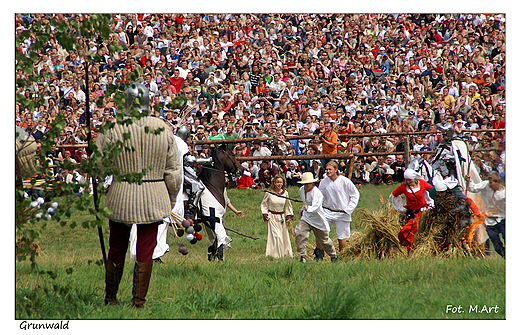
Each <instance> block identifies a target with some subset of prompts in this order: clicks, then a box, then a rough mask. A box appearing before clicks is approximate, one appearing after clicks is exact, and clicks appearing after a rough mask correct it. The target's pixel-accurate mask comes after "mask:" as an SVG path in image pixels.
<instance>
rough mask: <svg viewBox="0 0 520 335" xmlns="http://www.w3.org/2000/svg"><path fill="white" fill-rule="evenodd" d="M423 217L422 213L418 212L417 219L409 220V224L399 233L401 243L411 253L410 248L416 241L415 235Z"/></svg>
mask: <svg viewBox="0 0 520 335" xmlns="http://www.w3.org/2000/svg"><path fill="white" fill-rule="evenodd" d="M421 215H422V212H418V213H417V214H415V217H414V218H413V219H410V220H408V222H407V223H406V224H405V225H404V227H403V228H401V231H400V232H399V236H398V237H399V242H401V244H402V245H404V246H405V247H406V248H408V251H410V248H411V246H412V243H413V241H414V238H415V233H416V232H417V226H418V225H419V221H420V220H421Z"/></svg>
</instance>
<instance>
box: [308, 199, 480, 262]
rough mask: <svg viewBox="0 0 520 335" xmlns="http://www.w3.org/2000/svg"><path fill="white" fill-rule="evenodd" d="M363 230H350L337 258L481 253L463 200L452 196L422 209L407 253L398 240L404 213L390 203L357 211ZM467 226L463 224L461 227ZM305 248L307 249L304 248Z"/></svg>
mask: <svg viewBox="0 0 520 335" xmlns="http://www.w3.org/2000/svg"><path fill="white" fill-rule="evenodd" d="M359 214H360V216H361V222H362V224H363V226H364V233H362V232H358V231H353V232H352V234H351V238H350V239H347V247H346V248H345V249H343V250H342V251H341V253H340V254H339V256H340V257H341V258H346V259H351V260H357V259H367V260H372V259H380V260H381V259H396V258H401V257H418V258H420V257H432V256H433V257H443V258H451V257H455V258H458V257H464V256H482V252H481V251H480V249H479V247H478V245H477V243H471V242H472V240H471V239H472V234H470V232H472V230H473V229H474V228H475V224H477V223H474V224H473V225H471V222H470V221H469V220H468V219H467V218H468V209H467V205H466V201H465V200H464V199H461V198H457V197H455V196H452V195H447V196H446V197H445V198H444V199H437V201H436V205H435V207H434V208H433V209H430V210H427V211H424V212H423V213H422V216H421V220H420V222H419V225H418V228H417V234H416V237H415V241H414V243H413V245H412V249H411V252H410V255H408V252H407V249H406V248H405V247H404V246H402V245H401V244H400V243H399V240H398V237H397V236H398V234H399V231H400V230H401V227H402V226H404V224H405V220H406V219H405V216H404V215H403V214H400V213H399V212H397V211H396V210H395V209H394V208H393V207H392V205H391V204H390V203H388V202H387V203H386V204H385V205H383V206H382V207H381V208H380V209H379V210H378V211H375V212H372V213H370V212H368V211H366V210H364V209H361V210H360V212H359ZM464 225H467V226H466V227H463V226H464ZM308 250H309V249H308Z"/></svg>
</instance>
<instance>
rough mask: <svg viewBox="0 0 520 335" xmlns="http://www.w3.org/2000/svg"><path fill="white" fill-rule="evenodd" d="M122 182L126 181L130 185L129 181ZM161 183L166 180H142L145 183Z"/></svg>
mask: <svg viewBox="0 0 520 335" xmlns="http://www.w3.org/2000/svg"><path fill="white" fill-rule="evenodd" d="M122 181H126V182H127V183H128V180H126V179H123V180H122ZM161 181H164V179H148V180H141V182H143V183H159V182H161Z"/></svg>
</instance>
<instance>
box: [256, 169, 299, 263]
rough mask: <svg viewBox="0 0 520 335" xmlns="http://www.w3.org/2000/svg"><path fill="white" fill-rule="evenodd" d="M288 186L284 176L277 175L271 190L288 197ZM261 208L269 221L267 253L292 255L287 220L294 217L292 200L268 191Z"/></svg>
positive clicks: (265, 219)
mask: <svg viewBox="0 0 520 335" xmlns="http://www.w3.org/2000/svg"><path fill="white" fill-rule="evenodd" d="M286 187H287V182H286V181H285V178H284V177H283V176H281V175H277V176H275V177H274V178H273V180H272V183H271V192H273V193H277V194H279V195H280V196H283V197H286V198H288V197H289V193H288V192H287V190H286ZM260 209H261V211H262V215H263V217H264V221H266V222H267V246H266V250H265V255H266V256H272V257H274V258H280V257H292V256H293V253H292V248H291V240H290V238H289V230H288V229H287V222H286V220H293V219H294V214H293V208H292V205H291V201H290V200H288V199H284V198H281V197H278V196H276V195H274V194H271V193H268V192H266V193H265V196H264V199H263V200H262V204H261V205H260Z"/></svg>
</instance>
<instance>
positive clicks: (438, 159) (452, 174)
mask: <svg viewBox="0 0 520 335" xmlns="http://www.w3.org/2000/svg"><path fill="white" fill-rule="evenodd" d="M436 127H437V129H438V130H440V131H441V135H442V139H441V142H440V143H439V145H438V146H437V149H436V153H435V156H433V158H432V160H431V165H432V168H433V170H437V171H439V172H440V173H441V175H442V178H443V179H444V180H445V182H446V183H447V184H448V187H449V188H450V189H452V188H454V187H456V186H457V185H458V180H457V168H456V164H455V154H454V152H453V146H452V143H451V141H452V140H455V139H458V137H457V136H455V130H454V129H453V125H452V124H451V123H445V124H437V125H436Z"/></svg>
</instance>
